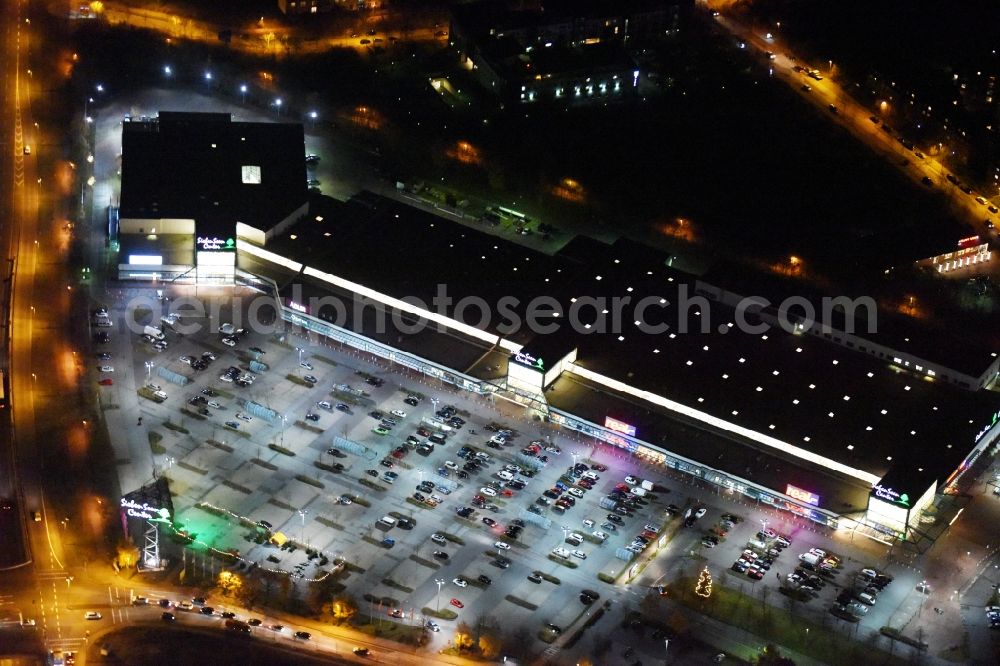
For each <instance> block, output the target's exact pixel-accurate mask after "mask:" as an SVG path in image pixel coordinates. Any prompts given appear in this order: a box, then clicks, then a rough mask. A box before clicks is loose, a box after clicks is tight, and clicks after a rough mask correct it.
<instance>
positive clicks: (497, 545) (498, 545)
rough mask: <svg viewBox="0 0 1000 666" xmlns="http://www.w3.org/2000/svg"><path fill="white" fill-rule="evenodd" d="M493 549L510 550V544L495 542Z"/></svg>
mask: <svg viewBox="0 0 1000 666" xmlns="http://www.w3.org/2000/svg"><path fill="white" fill-rule="evenodd" d="M493 547H494V548H499V549H500V550H510V544H509V543H504V542H503V541H496V542H494V544H493Z"/></svg>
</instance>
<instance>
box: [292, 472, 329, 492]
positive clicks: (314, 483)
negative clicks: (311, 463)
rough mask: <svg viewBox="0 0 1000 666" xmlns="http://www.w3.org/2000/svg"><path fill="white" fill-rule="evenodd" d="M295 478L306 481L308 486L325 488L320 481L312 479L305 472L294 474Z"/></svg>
mask: <svg viewBox="0 0 1000 666" xmlns="http://www.w3.org/2000/svg"><path fill="white" fill-rule="evenodd" d="M295 480H296V481H301V482H302V483H308V484H309V485H310V486H315V487H316V488H319V489H320V490H322V489H324V488H326V486H325V485H323V484H322V483H321V482H319V481H317V480H316V479H313V478H311V477H308V476H306V475H305V474H296V475H295Z"/></svg>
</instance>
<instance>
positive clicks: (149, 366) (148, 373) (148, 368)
mask: <svg viewBox="0 0 1000 666" xmlns="http://www.w3.org/2000/svg"><path fill="white" fill-rule="evenodd" d="M154 365H156V364H155V363H153V362H152V361H146V382H147V383H149V380H150V379H151V375H152V372H153V366H154Z"/></svg>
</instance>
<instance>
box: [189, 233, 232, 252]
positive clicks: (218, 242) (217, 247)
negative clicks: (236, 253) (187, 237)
mask: <svg viewBox="0 0 1000 666" xmlns="http://www.w3.org/2000/svg"><path fill="white" fill-rule="evenodd" d="M198 249H199V250H203V251H209V252H212V251H221V250H235V249H236V241H234V240H233V239H232V238H227V239H225V240H223V239H221V238H216V237H214V236H213V237H212V238H208V237H207V236H198Z"/></svg>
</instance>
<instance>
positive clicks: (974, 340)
mask: <svg viewBox="0 0 1000 666" xmlns="http://www.w3.org/2000/svg"><path fill="white" fill-rule="evenodd" d="M701 279H702V280H704V281H705V282H707V283H709V284H712V285H713V286H716V287H721V288H723V289H727V290H729V291H732V292H734V293H737V294H740V295H742V296H763V297H765V298H767V299H769V300H770V301H771V302H772V303H779V302H781V301H782V300H783V299H785V298H788V297H792V296H794V297H798V298H805V299H807V300H808V301H809V302H811V303H813V304H814V307H815V309H816V312H822V307H821V305H820V303H821V301H822V299H823V298H824V297H828V296H829V294H825V293H823V292H822V291H820V290H818V289H815V288H813V287H811V286H810V285H809V284H807V283H805V282H804V281H800V280H795V279H791V278H786V277H781V276H777V275H772V274H767V273H762V272H760V271H758V270H754V269H751V268H748V267H747V266H745V265H742V264H738V263H734V262H724V263H719V264H717V265H716V266H714V267H712V268H710V269H709V270H708V272H706V273H705V274H704V275H702V276H701ZM857 296H858V295H851V296H850V298H852V299H853V298H856V297H857ZM862 296H863V294H862ZM837 314H838V313H837V312H835V313H834V315H837ZM859 314H863V312H861V311H859ZM843 323H844V322H843V320H842V318H837V317H835V318H834V320H833V321H831V322H830V324H831V326H833V327H834V328H838V327H839V328H841V329H842V328H843ZM872 328H873V329H874V332H873V333H869V332H868V330H869V322H868V321H866V320H863V319H859V320H857V321H855V322H854V330H855V332H856V334H857V335H859V336H860V337H863V338H865V339H867V340H870V341H871V342H874V343H876V344H880V345H883V346H885V347H889V348H891V349H895V350H898V351H901V352H905V353H908V354H913V355H914V356H917V357H919V358H922V359H924V360H926V361H929V362H933V363H939V364H941V365H943V366H946V367H949V368H954V369H955V370H958V371H960V372H962V373H965V374H967V375H971V376H973V377H978V376H980V375H981V374H982V373H983V372H985V371H986V369H987V368H988V367H989V365H990V364H991V363H992V362H993V361H994V360H996V355H997V354H996V349H997V346H998V345H1000V336H998V335H996V334H995V333H994V332H993V329H992V328H991V327H979V328H978V330H972V327H969V326H964V325H956V324H955V322H954V321H951V320H950V319H949V320H948V321H946V322H943V323H942V322H935V321H917V320H914V319H912V318H909V317H904V316H902V315H899V314H895V313H892V312H888V311H887V310H885V309H884V308H880V309H879V310H878V313H877V321H875V322H873V325H872Z"/></svg>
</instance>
